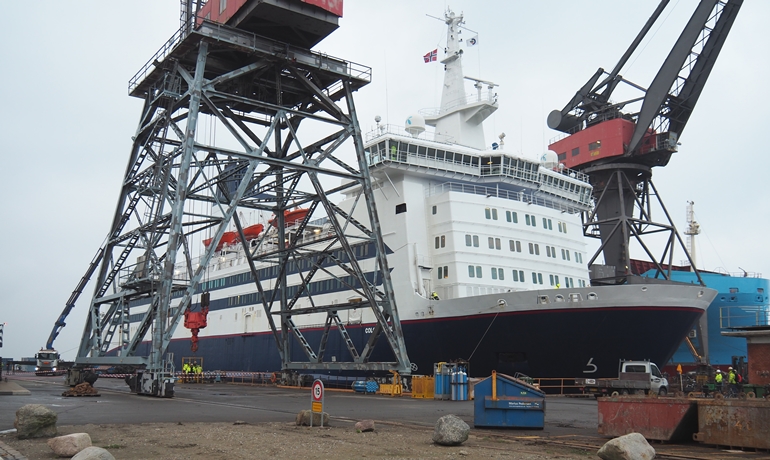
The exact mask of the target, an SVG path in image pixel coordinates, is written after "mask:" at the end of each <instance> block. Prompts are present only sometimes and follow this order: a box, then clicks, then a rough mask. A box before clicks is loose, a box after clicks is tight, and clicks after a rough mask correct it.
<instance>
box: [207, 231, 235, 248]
mask: <svg viewBox="0 0 770 460" xmlns="http://www.w3.org/2000/svg"><path fill="white" fill-rule="evenodd" d="M213 239H214V238H208V239H205V240H203V244H204V245H205V246H206V247H209V245H210V244H211V241H212V240H213ZM236 241H238V234H237V233H236V232H225V233H224V235H222V239H221V240H219V244H218V245H217V249H216V250H217V251H221V250H222V248H223V247H224V245H226V244H227V245H231V244H234V243H235V242H236Z"/></svg>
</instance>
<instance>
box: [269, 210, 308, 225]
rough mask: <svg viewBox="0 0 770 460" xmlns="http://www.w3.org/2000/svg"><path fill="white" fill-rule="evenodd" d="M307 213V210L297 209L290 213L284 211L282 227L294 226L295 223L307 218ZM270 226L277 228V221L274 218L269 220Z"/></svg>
mask: <svg viewBox="0 0 770 460" xmlns="http://www.w3.org/2000/svg"><path fill="white" fill-rule="evenodd" d="M308 211H309V209H307V208H297V209H294V210H291V211H289V210H286V211H284V212H283V221H284V225H285V226H286V227H289V226H291V225H294V224H296V223H297V222H302V220H303V219H304V218H305V216H307V213H308ZM270 225H272V226H273V227H275V226H277V225H278V220H277V219H276V218H275V217H273V218H272V219H270Z"/></svg>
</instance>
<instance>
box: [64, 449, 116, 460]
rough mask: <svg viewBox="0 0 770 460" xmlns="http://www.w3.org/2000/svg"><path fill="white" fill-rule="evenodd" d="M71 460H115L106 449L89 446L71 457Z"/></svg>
mask: <svg viewBox="0 0 770 460" xmlns="http://www.w3.org/2000/svg"><path fill="white" fill-rule="evenodd" d="M72 460H115V457H113V456H112V454H111V453H109V452H108V451H107V450H106V449H102V448H101V447H96V446H91V447H86V448H85V449H83V450H81V451H80V453H78V454H77V455H75V456H74V457H72Z"/></svg>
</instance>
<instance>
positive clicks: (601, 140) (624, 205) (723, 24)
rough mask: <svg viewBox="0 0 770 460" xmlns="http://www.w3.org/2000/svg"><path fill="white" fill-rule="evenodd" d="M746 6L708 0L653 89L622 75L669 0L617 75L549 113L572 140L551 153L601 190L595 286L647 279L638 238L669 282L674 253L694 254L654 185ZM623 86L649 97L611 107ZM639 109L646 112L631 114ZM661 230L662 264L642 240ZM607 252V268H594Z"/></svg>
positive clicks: (592, 227)
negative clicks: (636, 260)
mask: <svg viewBox="0 0 770 460" xmlns="http://www.w3.org/2000/svg"><path fill="white" fill-rule="evenodd" d="M742 3H743V1H742V0H726V1H722V0H702V1H701V2H700V3H699V4H698V6H697V7H696V9H695V12H694V13H693V14H692V16H691V18H690V20H689V21H688V23H687V25H686V26H685V28H684V30H683V31H682V33H681V35H680V36H679V38H678V40H677V41H676V43H675V44H674V46H673V48H672V49H671V52H670V53H669V54H668V57H667V58H666V60H665V61H664V63H663V65H662V66H661V68H660V70H659V71H658V73H657V75H656V76H655V78H654V79H653V81H652V83H651V84H650V86H649V87H648V88H643V87H642V86H639V85H637V84H635V83H632V82H630V81H628V80H626V79H624V78H623V77H622V76H621V75H620V71H621V70H622V68H623V66H624V65H625V64H626V62H627V61H628V59H629V58H630V57H631V55H632V54H633V52H634V51H635V50H636V48H637V46H638V45H639V44H640V43H641V41H642V39H643V38H644V37H645V35H646V34H647V33H648V32H649V30H650V28H651V27H652V25H653V24H654V23H655V22H656V20H657V19H658V18H659V17H660V15H661V13H662V12H663V10H664V9H665V8H666V6H667V4H668V0H662V1H661V2H660V4H659V5H658V7H657V8H656V10H655V11H654V13H653V14H652V16H651V17H650V18H649V20H648V21H647V23H646V24H645V25H644V27H643V28H642V30H641V31H640V32H639V34H638V35H637V36H636V39H635V40H634V41H633V43H632V44H631V46H630V47H629V48H628V50H627V51H626V52H625V54H623V56H622V57H621V59H620V61H619V62H618V63H617V65H616V66H615V67H614V68H613V69H612V71H611V72H606V71H605V70H604V69H602V68H600V69H599V70H597V71H596V73H594V75H593V76H592V77H591V78H590V79H589V80H588V82H586V84H585V85H583V87H582V88H580V89H579V90H578V92H577V93H576V94H575V96H574V97H573V98H572V100H570V102H569V103H568V104H567V105H566V106H565V107H564V108H563V109H561V110H554V111H553V112H551V113H550V114H549V116H548V126H549V127H550V128H551V129H555V130H558V131H561V132H563V133H565V134H567V136H566V137H564V138H562V139H559V140H557V141H556V142H553V143H552V144H551V145H550V146H549V148H550V150H553V151H554V152H556V153H557V155H558V158H559V162H560V163H561V164H563V165H564V166H566V167H567V168H571V169H576V170H579V171H581V172H584V173H587V174H588V176H589V177H590V180H591V183H592V185H593V192H594V203H595V207H594V209H593V210H592V211H590V212H587V213H584V214H583V228H584V233H585V234H586V236H590V237H598V238H600V239H601V246H600V247H599V249H598V250H597V252H596V253H595V254H594V256H593V257H592V258H591V259H590V261H589V266H593V268H594V269H593V270H592V273H591V277H592V282H593V283H595V284H597V283H605V284H620V283H626V282H629V281H630V280H631V279H632V278H633V277H632V276H630V275H635V274H639V273H634V270H633V264H632V262H631V257H630V250H629V240H630V238H631V237H633V238H635V239H636V240H637V241H638V242H639V243H640V246H641V247H642V248H643V250H644V251H645V252H646V253H647V255H648V256H649V258H650V259H651V260H652V261H653V263H654V266H655V268H656V270H657V271H658V273H659V274H660V275H662V276H663V277H665V278H669V273H670V272H669V270H670V269H671V262H672V259H673V253H674V247H675V246H677V245H678V246H680V247H681V248H682V249H684V253H685V254H687V251H686V249H685V248H684V243H683V242H682V239H681V237H680V236H679V235H678V233H677V232H676V228H675V227H674V225H673V223H672V222H671V217H670V216H669V214H668V211H666V208H665V206H664V205H663V202H662V200H661V199H660V197H659V194H658V192H657V190H656V189H655V186H654V185H653V183H652V168H653V167H656V166H665V165H666V164H668V162H669V160H670V158H671V155H672V154H673V153H675V152H676V151H677V146H678V145H679V139H680V137H681V135H682V131H683V130H684V128H685V126H686V124H687V121H688V119H689V118H690V115H691V114H692V111H693V109H694V108H695V104H696V103H697V101H698V97H699V96H700V94H701V92H702V91H703V87H704V86H705V84H706V80H707V79H708V77H709V74H710V72H711V69H712V68H713V67H714V63H715V62H716V59H717V57H718V56H719V52H720V50H721V49H722V45H723V44H724V42H725V39H726V38H727V35H728V33H729V32H730V28H731V27H732V25H733V22H734V21H735V17H736V16H737V14H738V11H739V10H740V7H741V4H742ZM602 77H604V78H603V79H602ZM620 83H625V84H628V85H630V86H632V87H633V88H635V89H637V90H639V91H641V93H642V95H641V96H640V97H637V98H634V99H630V100H626V101H622V102H613V101H611V100H610V97H611V96H612V94H613V91H614V90H615V89H616V87H617V86H618V85H619V84H620ZM639 103H641V108H639V109H638V110H635V109H632V110H627V107H628V108H636V107H637V105H638V104H639ZM653 198H657V200H658V203H659V205H660V208H661V209H662V210H663V213H664V214H665V217H666V219H667V222H665V223H656V222H654V221H653V217H652V209H653V207H652V203H651V200H652V199H653ZM661 232H669V237H668V242H667V244H666V245H665V248H664V250H663V252H662V255H661V257H660V258H656V257H655V256H654V255H653V253H652V251H651V250H650V249H649V248H648V247H647V245H645V244H644V242H643V241H642V236H643V235H646V234H651V233H661ZM601 254H603V255H604V262H605V264H606V266H605V267H601V266H599V265H598V264H596V265H594V262H595V261H596V260H597V259H598V257H599V256H600V255H601ZM687 257H688V259H689V258H690V256H689V254H687ZM690 264H691V265H693V264H692V261H690Z"/></svg>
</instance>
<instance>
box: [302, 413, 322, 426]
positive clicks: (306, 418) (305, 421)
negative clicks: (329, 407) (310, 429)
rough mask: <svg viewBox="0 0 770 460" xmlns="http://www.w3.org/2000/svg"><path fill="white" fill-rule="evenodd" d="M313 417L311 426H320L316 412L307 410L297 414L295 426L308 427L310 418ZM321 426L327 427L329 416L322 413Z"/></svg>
mask: <svg viewBox="0 0 770 460" xmlns="http://www.w3.org/2000/svg"><path fill="white" fill-rule="evenodd" d="M311 415H312V417H313V426H321V414H320V413H318V412H313V411H309V410H301V411H299V413H298V414H297V425H299V426H310V416H311ZM323 421H324V423H323V425H324V426H329V414H328V413H326V412H324V413H323Z"/></svg>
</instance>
